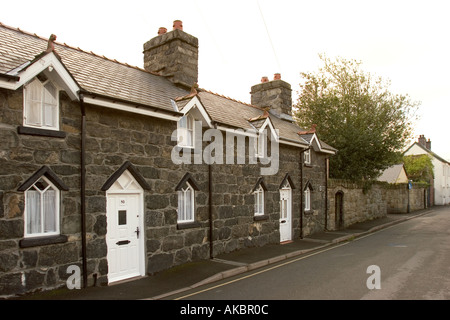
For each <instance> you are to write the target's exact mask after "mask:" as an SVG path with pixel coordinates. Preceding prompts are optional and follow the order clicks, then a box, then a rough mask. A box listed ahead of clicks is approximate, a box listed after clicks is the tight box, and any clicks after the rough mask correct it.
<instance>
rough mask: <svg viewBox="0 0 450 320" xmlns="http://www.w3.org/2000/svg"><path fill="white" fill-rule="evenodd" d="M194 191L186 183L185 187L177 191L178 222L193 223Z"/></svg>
mask: <svg viewBox="0 0 450 320" xmlns="http://www.w3.org/2000/svg"><path fill="white" fill-rule="evenodd" d="M194 193H195V191H194V189H193V188H192V186H191V185H190V184H189V183H188V182H186V186H185V187H184V188H181V189H180V190H178V222H181V223H183V222H193V221H194V199H195V197H194Z"/></svg>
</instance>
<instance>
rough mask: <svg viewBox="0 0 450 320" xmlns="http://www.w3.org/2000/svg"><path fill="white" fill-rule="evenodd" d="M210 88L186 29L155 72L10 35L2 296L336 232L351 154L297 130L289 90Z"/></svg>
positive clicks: (5, 41)
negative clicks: (338, 193)
mask: <svg viewBox="0 0 450 320" xmlns="http://www.w3.org/2000/svg"><path fill="white" fill-rule="evenodd" d="M197 74H198V39H197V38H196V37H194V36H192V35H190V34H188V33H186V32H184V31H183V27H182V24H181V22H180V21H176V23H174V29H173V30H172V31H169V32H167V30H166V29H164V28H161V29H160V30H159V32H158V35H157V36H156V37H154V38H153V39H151V40H150V41H148V42H147V43H145V44H144V69H141V68H138V67H133V66H130V65H128V64H124V63H120V62H117V61H115V60H110V59H108V58H105V57H104V56H99V55H96V54H94V53H92V52H85V51H82V50H80V49H79V48H73V47H70V46H68V45H66V44H61V43H58V42H57V41H56V36H55V35H51V36H50V38H49V39H44V38H41V37H39V36H37V35H35V34H31V33H27V32H25V31H22V30H20V29H16V28H12V27H9V26H5V25H2V24H0V141H1V143H2V148H1V150H0V296H10V295H16V294H23V293H27V292H32V291H34V290H38V289H44V290H45V289H50V288H56V287H60V286H65V285H66V281H67V280H68V279H69V277H74V278H75V283H77V282H76V280H77V278H76V276H77V275H79V276H80V279H79V280H80V281H79V282H78V283H81V286H90V285H106V284H109V283H113V282H116V281H120V280H123V279H129V278H133V277H139V276H145V275H148V274H154V273H156V272H158V271H161V270H164V269H168V268H170V267H173V266H176V265H180V264H183V263H186V262H189V261H195V260H199V259H209V258H212V257H214V256H217V255H219V254H221V253H225V252H230V251H233V250H239V249H241V248H244V247H256V246H264V245H266V244H269V243H284V242H286V241H290V240H292V239H294V238H295V237H301V236H304V235H307V234H311V233H314V232H316V231H319V230H323V229H324V226H326V219H327V216H326V207H327V206H326V188H327V177H328V172H327V170H328V157H330V156H332V155H333V154H334V153H335V152H336V150H335V149H333V148H332V147H330V146H329V145H327V144H326V143H324V142H323V141H320V140H319V138H318V136H317V134H316V132H315V130H314V128H313V129H311V130H304V129H302V128H299V127H298V126H297V125H296V124H295V123H294V121H293V119H292V113H291V107H292V98H291V87H290V85H289V84H288V83H286V82H285V81H283V80H281V78H280V75H279V74H276V75H275V77H274V79H273V80H271V81H269V79H267V78H265V77H263V79H262V81H261V83H258V84H256V85H255V86H253V87H252V88H251V104H247V103H243V102H240V101H236V100H233V99H231V98H227V97H224V96H221V95H219V94H216V93H213V92H210V91H208V90H205V89H202V88H199V87H198V86H197V85H196V83H197ZM77 271H78V272H77Z"/></svg>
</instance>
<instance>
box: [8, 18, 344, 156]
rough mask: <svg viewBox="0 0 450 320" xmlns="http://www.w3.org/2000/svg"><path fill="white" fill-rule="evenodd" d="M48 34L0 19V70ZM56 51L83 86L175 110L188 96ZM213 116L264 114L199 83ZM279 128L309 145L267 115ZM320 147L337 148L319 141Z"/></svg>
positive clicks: (87, 57) (39, 47)
mask: <svg viewBox="0 0 450 320" xmlns="http://www.w3.org/2000/svg"><path fill="white" fill-rule="evenodd" d="M47 44H48V39H45V38H42V37H39V36H37V35H36V34H31V33H28V32H25V31H22V30H20V29H15V28H12V27H9V26H5V25H3V24H2V23H0V76H2V75H3V76H5V75H8V73H11V71H12V70H14V69H16V68H18V67H19V66H21V65H24V64H25V63H27V62H30V61H33V60H34V59H35V57H36V56H38V55H40V54H41V53H42V52H44V51H45V50H46V49H47ZM54 46H55V52H56V53H57V55H58V56H59V58H60V59H61V62H62V63H63V65H64V66H65V67H66V68H67V70H68V71H69V73H70V74H71V75H72V77H73V78H74V79H75V81H76V82H77V83H78V85H79V86H80V87H81V89H82V90H84V91H87V92H88V93H90V94H94V95H99V96H102V97H107V98H111V99H117V100H120V101H126V102H131V103H137V104H140V105H145V106H149V107H153V108H159V109H162V110H165V111H170V112H174V108H173V105H172V101H171V100H175V99H177V98H180V97H186V96H187V97H189V96H191V97H192V96H193V95H190V92H189V91H186V90H184V89H182V88H179V87H177V86H175V85H174V84H173V83H172V82H170V81H169V80H167V79H166V78H165V77H163V76H160V75H158V74H155V73H152V72H148V71H146V70H144V69H141V68H138V67H135V66H130V65H128V64H126V63H121V62H118V61H116V60H111V59H108V58H106V57H104V56H100V55H97V54H95V53H93V52H86V51H83V50H81V49H80V48H74V47H70V46H69V45H67V44H65V43H64V44H61V43H59V42H57V41H56V42H55V43H54ZM195 95H196V96H197V97H198V98H199V100H200V101H201V103H202V105H203V106H204V107H205V109H206V111H207V113H208V114H209V115H210V117H211V119H212V120H213V121H214V122H217V123H220V124H224V125H226V126H230V127H233V128H242V129H244V130H246V129H252V128H253V126H252V124H251V121H249V120H251V119H254V118H258V117H261V116H263V115H264V112H265V111H264V109H262V108H259V107H257V106H253V105H250V104H247V103H243V102H240V101H237V100H234V99H231V98H228V97H224V96H221V95H219V94H216V93H212V92H210V91H208V90H205V89H198V92H196V94H195ZM187 101H188V100H187V99H183V100H179V101H177V105H178V108H179V109H180V110H182V108H183V107H184V106H185V105H186V103H187ZM269 117H270V120H271V122H272V124H273V126H274V127H275V129H278V130H279V135H280V138H282V139H284V140H286V141H291V142H296V143H299V144H303V145H308V143H309V141H307V140H305V139H303V138H302V137H301V136H300V135H299V134H298V133H299V132H300V131H303V129H302V128H300V127H299V126H298V125H296V124H295V123H292V122H289V121H286V120H282V119H279V118H277V117H276V116H274V115H269ZM321 145H322V149H326V150H328V151H332V152H334V151H336V150H335V149H334V148H332V147H330V146H328V145H327V144H325V143H323V142H321Z"/></svg>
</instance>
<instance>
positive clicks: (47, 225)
mask: <svg viewBox="0 0 450 320" xmlns="http://www.w3.org/2000/svg"><path fill="white" fill-rule="evenodd" d="M59 198H60V191H59V190H58V188H56V187H55V186H54V185H53V184H52V183H51V182H50V181H49V180H48V179H47V178H45V177H41V178H40V179H39V180H38V181H36V182H35V183H34V184H33V185H32V186H31V187H30V188H28V189H27V190H26V191H25V237H36V236H46V235H56V234H59Z"/></svg>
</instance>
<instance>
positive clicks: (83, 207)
mask: <svg viewBox="0 0 450 320" xmlns="http://www.w3.org/2000/svg"><path fill="white" fill-rule="evenodd" d="M78 95H79V98H80V107H81V163H80V171H81V172H80V181H81V182H80V194H81V257H82V265H83V288H86V287H87V257H86V107H85V105H84V96H83V94H82V93H78Z"/></svg>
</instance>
